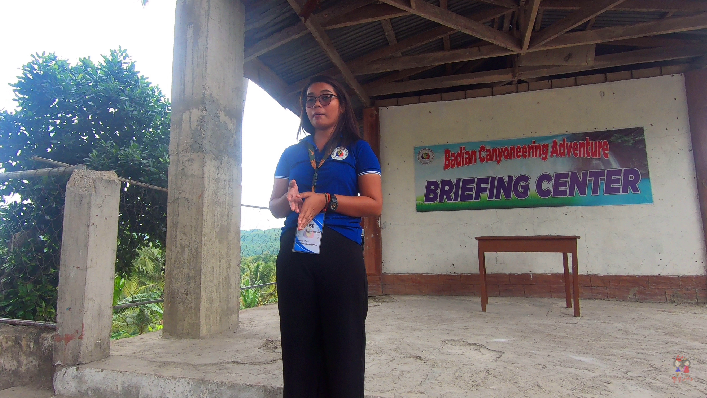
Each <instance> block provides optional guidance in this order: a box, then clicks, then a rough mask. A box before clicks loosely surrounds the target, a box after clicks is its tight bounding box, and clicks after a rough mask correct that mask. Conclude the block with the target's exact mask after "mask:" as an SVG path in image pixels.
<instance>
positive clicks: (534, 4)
mask: <svg viewBox="0 0 707 398" xmlns="http://www.w3.org/2000/svg"><path fill="white" fill-rule="evenodd" d="M539 10H540V0H530V4H528V5H527V6H526V9H525V18H524V20H523V26H521V29H522V30H523V31H522V36H521V37H522V40H521V45H520V47H521V51H525V50H527V49H528V46H529V45H530V36H531V35H532V34H533V28H535V20H536V18H537V17H538V11H539Z"/></svg>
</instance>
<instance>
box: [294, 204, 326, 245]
mask: <svg viewBox="0 0 707 398" xmlns="http://www.w3.org/2000/svg"><path fill="white" fill-rule="evenodd" d="M323 230H324V213H319V214H317V215H316V216H314V218H313V219H312V221H310V222H309V224H308V225H307V226H306V227H305V228H304V229H303V230H301V231H297V233H296V234H295V245H294V246H293V247H292V251H293V252H297V253H309V254H319V247H320V246H321V243H322V232H323Z"/></svg>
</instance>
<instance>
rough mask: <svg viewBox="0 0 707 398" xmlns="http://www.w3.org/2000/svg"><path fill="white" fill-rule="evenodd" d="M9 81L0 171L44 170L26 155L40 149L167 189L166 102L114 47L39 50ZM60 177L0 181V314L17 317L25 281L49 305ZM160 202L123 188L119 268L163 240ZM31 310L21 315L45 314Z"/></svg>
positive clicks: (0, 121)
mask: <svg viewBox="0 0 707 398" xmlns="http://www.w3.org/2000/svg"><path fill="white" fill-rule="evenodd" d="M12 86H13V88H14V92H15V101H16V103H17V106H18V109H17V111H14V112H8V111H0V168H4V169H5V171H17V170H31V169H36V168H40V167H46V166H43V165H41V164H38V163H36V162H35V161H32V160H31V158H32V157H33V156H42V157H48V158H51V159H53V160H56V161H60V162H64V163H69V164H86V165H87V166H88V168H90V169H93V170H114V171H116V173H117V174H118V175H120V176H122V177H126V178H131V179H134V180H138V181H143V182H147V183H150V184H154V185H158V186H163V187H166V185H167V167H168V162H169V160H168V145H169V123H170V121H169V117H170V104H169V102H168V100H167V99H166V98H165V97H164V95H163V94H162V93H161V91H160V90H159V88H158V87H156V86H154V85H152V84H151V83H150V82H149V81H148V80H147V79H146V78H145V77H144V76H142V75H140V73H139V72H138V71H137V70H136V69H135V63H134V62H133V61H132V60H131V59H130V57H129V56H128V54H127V52H126V51H125V50H123V49H118V50H112V51H110V54H109V55H106V56H103V57H102V59H101V60H100V62H98V63H94V62H93V61H91V60H90V59H88V58H83V59H80V60H79V61H78V63H76V64H75V65H71V64H70V63H69V62H67V61H66V60H62V59H60V58H58V57H57V56H56V55H54V54H41V55H40V54H37V55H34V56H32V59H31V61H30V62H29V63H27V64H26V65H24V66H23V68H22V74H21V75H20V76H19V77H18V81H17V82H16V83H14V84H13V85H12ZM47 183H51V184H50V185H49V187H48V186H47ZM62 184H64V185H65V181H57V179H54V180H51V181H47V179H44V180H17V179H15V180H10V181H7V182H5V183H3V184H1V185H0V195H2V197H4V198H5V200H4V203H3V204H2V205H0V217H2V220H1V221H2V224H1V225H0V256H1V257H0V316H16V315H17V314H19V312H18V311H17V310H16V309H13V308H16V307H17V306H18V305H19V303H21V302H22V300H23V297H24V296H23V294H24V293H23V292H26V291H27V290H28V286H27V284H28V283H29V284H30V285H31V286H29V290H33V291H39V292H44V293H41V295H40V297H37V298H36V300H37V301H38V302H44V303H52V306H53V303H54V302H55V301H56V284H57V275H58V273H57V270H58V265H59V260H58V259H59V247H60V242H61V227H60V225H61V222H62V218H63V215H62V212H63V204H64V190H63V187H62ZM57 187H61V188H60V189H57ZM166 199H167V198H166V193H164V192H160V191H154V190H149V189H145V188H140V187H136V186H134V185H123V186H122V191H121V205H120V206H121V217H120V225H119V232H118V234H119V236H118V240H119V242H118V261H117V263H116V271H117V272H118V273H119V274H122V275H125V276H128V275H129V274H130V273H131V268H132V264H133V260H134V259H135V258H136V257H137V256H138V249H139V248H141V247H144V246H149V245H150V244H152V245H153V246H154V247H157V248H163V247H164V243H165V237H166V211H167V200H166ZM57 223H58V224H57ZM47 224H51V225H48V226H47ZM18 236H20V237H26V239H24V240H21V241H22V243H24V244H23V245H19V246H18V245H12V244H11V243H12V242H13V240H14V241H17V240H18V239H15V238H16V237H18ZM33 241H34V243H33ZM11 246H12V247H11ZM35 257H40V258H42V259H43V260H42V261H41V262H38V261H33V258H35ZM37 284H40V285H42V286H44V287H43V288H41V289H40V288H39V287H38V286H37ZM23 286H24V287H23ZM50 307H51V306H50ZM31 312H32V311H31V310H29V311H24V312H22V316H23V317H28V316H29V317H34V318H35V319H38V317H39V318H47V316H41V315H39V314H37V313H36V312H35V313H34V314H32V313H31ZM49 315H51V314H49ZM49 317H50V316H49Z"/></svg>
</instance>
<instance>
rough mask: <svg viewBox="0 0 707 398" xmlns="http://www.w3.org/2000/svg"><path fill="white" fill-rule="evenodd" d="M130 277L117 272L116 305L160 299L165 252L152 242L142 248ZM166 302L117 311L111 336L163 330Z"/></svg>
mask: <svg viewBox="0 0 707 398" xmlns="http://www.w3.org/2000/svg"><path fill="white" fill-rule="evenodd" d="M138 253H139V255H138V257H137V258H136V259H135V260H134V261H133V267H132V270H133V271H132V274H131V275H130V277H127V278H125V277H123V276H121V275H119V274H118V275H116V277H115V283H114V289H113V305H114V306H115V305H122V304H128V303H137V302H141V301H151V300H158V299H160V298H162V295H163V292H164V260H165V257H164V252H163V250H162V249H160V248H158V247H155V246H152V245H148V246H144V247H142V248H140V250H138ZM162 313H163V306H162V303H152V304H143V305H140V306H138V307H130V308H125V309H122V310H118V311H117V312H116V313H114V314H113V327H112V330H111V338H113V339H120V338H123V337H130V336H136V335H139V334H143V333H145V332H152V331H155V330H160V329H162Z"/></svg>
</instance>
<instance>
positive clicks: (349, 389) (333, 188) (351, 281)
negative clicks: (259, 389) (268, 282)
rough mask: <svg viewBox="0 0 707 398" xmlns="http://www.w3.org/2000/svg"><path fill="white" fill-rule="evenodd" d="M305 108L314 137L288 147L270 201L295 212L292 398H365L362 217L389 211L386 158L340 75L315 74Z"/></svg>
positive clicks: (287, 368) (289, 302)
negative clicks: (363, 131) (374, 146)
mask: <svg viewBox="0 0 707 398" xmlns="http://www.w3.org/2000/svg"><path fill="white" fill-rule="evenodd" d="M301 106H302V114H301V118H300V131H304V132H305V133H307V134H308V135H307V136H306V137H305V138H304V139H302V140H301V141H300V142H299V143H298V144H296V145H293V146H291V147H289V148H287V149H286V150H285V151H284V152H283V154H282V156H281V157H280V161H279V162H278V165H277V168H276V170H275V183H274V185H273V191H272V196H271V198H270V211H271V212H272V214H273V216H275V217H277V218H282V217H286V218H285V226H284V228H283V229H282V235H281V237H280V253H279V254H278V257H277V293H278V309H279V311H280V334H281V339H282V363H283V379H284V385H285V389H284V397H285V398H292V397H302V398H312V397H336V398H345V397H356V398H360V397H363V382H364V370H365V366H364V356H365V346H366V332H365V321H366V314H367V312H368V283H367V279H366V270H365V266H364V263H363V250H362V248H361V226H360V222H361V217H362V216H377V215H380V213H381V208H382V205H383V198H382V192H381V176H380V164H379V162H378V159H377V158H376V156H375V154H374V153H373V151H372V150H371V147H370V145H368V143H367V142H366V141H364V140H362V139H361V137H360V135H359V130H358V123H357V122H356V116H355V114H354V111H353V107H352V106H351V101H350V99H349V97H348V95H347V94H346V90H345V89H344V87H343V86H342V85H341V84H340V83H339V82H338V81H336V80H334V79H332V78H329V77H326V76H318V77H315V78H313V79H312V80H311V81H310V82H309V84H308V85H307V86H306V87H305V88H304V90H302V95H301ZM295 242H297V243H296V244H295Z"/></svg>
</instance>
